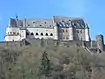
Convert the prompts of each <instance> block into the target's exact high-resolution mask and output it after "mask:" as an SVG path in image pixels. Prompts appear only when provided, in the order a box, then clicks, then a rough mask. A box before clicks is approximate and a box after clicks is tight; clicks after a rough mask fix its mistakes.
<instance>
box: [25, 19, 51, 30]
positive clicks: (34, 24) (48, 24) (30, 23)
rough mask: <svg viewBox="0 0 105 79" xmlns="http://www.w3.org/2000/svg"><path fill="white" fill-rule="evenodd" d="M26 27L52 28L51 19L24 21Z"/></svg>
mask: <svg viewBox="0 0 105 79" xmlns="http://www.w3.org/2000/svg"><path fill="white" fill-rule="evenodd" d="M26 27H50V28H51V27H53V21H52V19H26Z"/></svg>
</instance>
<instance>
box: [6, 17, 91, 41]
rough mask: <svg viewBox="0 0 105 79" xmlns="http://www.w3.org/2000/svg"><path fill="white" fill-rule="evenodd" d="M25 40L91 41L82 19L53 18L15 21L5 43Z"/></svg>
mask: <svg viewBox="0 0 105 79" xmlns="http://www.w3.org/2000/svg"><path fill="white" fill-rule="evenodd" d="M25 38H39V39H41V38H43V39H54V40H64V41H69V40H82V41H90V35H89V27H88V24H87V23H85V22H84V20H83V19H81V18H71V17H60V16H53V18H50V19H22V20H20V19H18V18H16V19H13V18H10V22H9V25H8V27H7V28H6V36H5V41H21V40H22V39H25Z"/></svg>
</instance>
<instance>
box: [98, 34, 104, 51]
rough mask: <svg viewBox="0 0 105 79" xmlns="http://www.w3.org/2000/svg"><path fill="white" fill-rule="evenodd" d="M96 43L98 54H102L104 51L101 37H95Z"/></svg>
mask: <svg viewBox="0 0 105 79" xmlns="http://www.w3.org/2000/svg"><path fill="white" fill-rule="evenodd" d="M96 42H97V48H98V52H103V50H104V38H103V35H101V34H100V35H97V36H96Z"/></svg>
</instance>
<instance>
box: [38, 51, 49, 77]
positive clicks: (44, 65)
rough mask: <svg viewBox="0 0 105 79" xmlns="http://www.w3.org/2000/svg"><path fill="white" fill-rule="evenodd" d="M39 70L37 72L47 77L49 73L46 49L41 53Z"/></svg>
mask: <svg viewBox="0 0 105 79" xmlns="http://www.w3.org/2000/svg"><path fill="white" fill-rule="evenodd" d="M39 71H40V73H39V74H40V75H44V76H45V77H48V76H49V74H50V60H49V59H48V54H47V53H46V51H44V53H43V54H42V58H41V64H40V67H39Z"/></svg>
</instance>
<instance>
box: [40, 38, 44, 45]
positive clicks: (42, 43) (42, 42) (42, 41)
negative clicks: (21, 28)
mask: <svg viewBox="0 0 105 79" xmlns="http://www.w3.org/2000/svg"><path fill="white" fill-rule="evenodd" d="M41 46H42V47H44V40H43V38H42V39H41Z"/></svg>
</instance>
